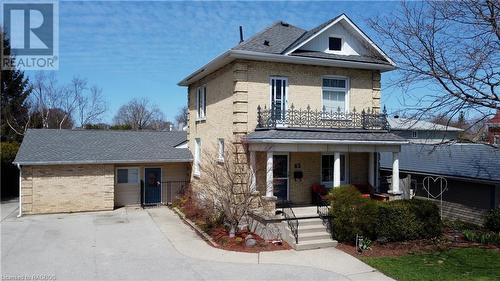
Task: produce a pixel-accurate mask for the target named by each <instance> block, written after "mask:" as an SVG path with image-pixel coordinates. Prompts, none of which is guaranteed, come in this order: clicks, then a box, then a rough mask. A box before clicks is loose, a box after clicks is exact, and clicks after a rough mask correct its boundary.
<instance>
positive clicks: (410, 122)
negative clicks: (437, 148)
mask: <svg viewBox="0 0 500 281" xmlns="http://www.w3.org/2000/svg"><path fill="white" fill-rule="evenodd" d="M387 122H389V126H390V127H391V130H412V131H455V132H460V131H463V130H462V129H460V128H457V127H452V126H444V125H440V124H437V123H433V122H429V121H425V120H416V119H409V118H402V117H398V118H395V117H387Z"/></svg>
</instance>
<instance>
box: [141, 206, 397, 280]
mask: <svg viewBox="0 0 500 281" xmlns="http://www.w3.org/2000/svg"><path fill="white" fill-rule="evenodd" d="M147 211H148V213H149V215H150V216H151V218H152V219H153V221H154V222H155V223H156V225H157V226H158V228H159V229H160V231H161V232H162V233H163V234H164V235H165V237H166V238H167V239H168V240H169V241H170V242H171V243H172V245H173V246H174V247H175V248H176V249H177V250H178V251H179V252H180V253H181V254H183V255H185V256H188V257H192V258H198V259H205V260H210V261H220V262H234V263H249V264H284V265H297V266H307V267H313V268H318V269H323V270H327V271H331V272H334V273H337V274H341V275H343V276H345V277H346V278H348V279H351V280H393V279H391V278H389V277H387V276H385V275H383V274H382V273H380V272H378V271H376V270H375V269H373V268H372V267H370V266H368V265H366V264H365V263H363V262H362V261H360V260H358V259H356V258H355V257H353V256H351V255H349V254H347V253H345V252H343V251H341V250H338V249H336V248H325V249H317V250H308V251H295V250H285V251H274V252H261V253H241V252H232V251H225V250H221V249H217V248H214V247H212V246H210V245H208V244H207V243H206V242H205V241H203V240H202V239H201V238H200V237H199V236H198V235H197V234H196V233H195V232H194V231H193V230H192V229H191V228H190V227H189V226H188V225H186V224H185V223H184V222H183V221H182V220H181V219H180V218H179V217H178V216H177V214H175V213H174V212H173V211H172V210H170V209H169V208H166V207H165V208H154V209H148V210H147Z"/></svg>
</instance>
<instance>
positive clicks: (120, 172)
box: [14, 129, 192, 214]
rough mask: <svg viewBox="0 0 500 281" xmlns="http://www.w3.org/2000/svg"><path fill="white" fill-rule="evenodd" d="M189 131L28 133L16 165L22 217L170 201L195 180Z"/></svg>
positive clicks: (44, 130) (37, 131)
mask: <svg viewBox="0 0 500 281" xmlns="http://www.w3.org/2000/svg"><path fill="white" fill-rule="evenodd" d="M185 143H186V133H185V132H158V131H108V130H49V129H39V130H28V131H27V133H26V135H25V137H24V140H23V143H22V144H21V147H20V149H19V152H18V154H17V156H16V160H15V161H14V164H16V165H17V166H18V167H19V169H20V171H21V180H20V206H21V208H20V214H42V213H60V212H81V211H99V210H112V209H113V208H114V207H118V206H126V205H138V204H161V203H165V202H169V201H168V200H169V199H171V198H172V193H173V192H176V191H178V190H179V189H180V188H183V187H184V186H185V185H186V184H187V181H188V180H189V178H190V175H189V172H190V165H191V162H192V155H191V153H190V152H189V150H188V149H187V148H186V146H185V145H184V144H185Z"/></svg>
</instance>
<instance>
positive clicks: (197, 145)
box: [193, 138, 201, 177]
mask: <svg viewBox="0 0 500 281" xmlns="http://www.w3.org/2000/svg"><path fill="white" fill-rule="evenodd" d="M200 162H201V138H195V139H194V161H193V174H194V175H195V176H197V177H199V176H200Z"/></svg>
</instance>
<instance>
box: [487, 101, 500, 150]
mask: <svg viewBox="0 0 500 281" xmlns="http://www.w3.org/2000/svg"><path fill="white" fill-rule="evenodd" d="M486 125H487V126H488V143H490V144H493V145H500V109H497V112H496V114H495V116H493V118H491V119H490V120H489V121H488V122H487V123H486Z"/></svg>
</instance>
